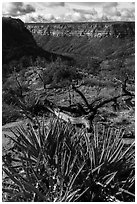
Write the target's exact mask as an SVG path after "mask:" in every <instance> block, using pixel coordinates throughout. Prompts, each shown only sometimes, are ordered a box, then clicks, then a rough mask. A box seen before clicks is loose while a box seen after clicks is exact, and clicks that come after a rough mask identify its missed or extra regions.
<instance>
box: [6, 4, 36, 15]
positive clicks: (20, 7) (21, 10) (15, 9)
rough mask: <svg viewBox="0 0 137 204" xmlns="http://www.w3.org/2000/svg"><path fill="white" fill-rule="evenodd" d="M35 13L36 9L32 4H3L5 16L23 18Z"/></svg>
mask: <svg viewBox="0 0 137 204" xmlns="http://www.w3.org/2000/svg"><path fill="white" fill-rule="evenodd" d="M32 12H35V8H34V7H33V6H32V5H30V4H25V3H22V2H8V3H4V4H3V15H4V16H13V17H15V16H22V15H25V14H27V13H32Z"/></svg>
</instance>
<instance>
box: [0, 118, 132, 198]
mask: <svg viewBox="0 0 137 204" xmlns="http://www.w3.org/2000/svg"><path fill="white" fill-rule="evenodd" d="M11 131H12V130H11ZM14 135H15V139H13V138H11V139H12V140H13V141H14V142H15V144H16V146H15V147H16V150H15V148H14V151H15V153H17V154H16V156H15V157H13V156H12V155H13V152H12V154H11V155H10V160H9V159H7V157H6V156H3V172H4V179H3V198H4V201H16V202H19V201H27V202H29V201H42V202H48V201H49V202H55V201H56V202H75V201H87V202H89V201H117V200H120V201H133V200H134V148H133V147H134V144H132V145H131V146H130V147H128V148H124V144H123V142H122V136H123V134H122V132H121V131H119V130H115V129H112V128H110V129H105V128H104V129H103V128H102V127H100V126H95V127H94V128H93V132H92V133H90V134H88V133H87V132H86V130H85V129H83V130H78V129H76V128H74V127H73V126H72V125H71V124H65V123H63V122H61V121H59V119H54V120H52V121H51V123H50V126H49V128H48V129H47V128H46V127H45V126H44V121H43V124H42V125H41V126H40V125H39V126H38V129H37V130H34V128H33V126H32V125H31V124H30V127H29V130H26V129H25V128H23V127H22V126H19V127H18V128H17V129H16V131H14Z"/></svg>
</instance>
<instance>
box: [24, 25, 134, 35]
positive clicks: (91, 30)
mask: <svg viewBox="0 0 137 204" xmlns="http://www.w3.org/2000/svg"><path fill="white" fill-rule="evenodd" d="M26 27H27V29H28V30H30V31H31V33H32V34H38V35H48V36H55V37H57V36H78V37H79V36H87V37H88V38H102V37H110V36H112V37H115V38H123V37H134V35H135V23H134V22H112V23H110V22H108V23H107V22H101V23H94V22H92V23H52V24H48V23H47V24H26Z"/></svg>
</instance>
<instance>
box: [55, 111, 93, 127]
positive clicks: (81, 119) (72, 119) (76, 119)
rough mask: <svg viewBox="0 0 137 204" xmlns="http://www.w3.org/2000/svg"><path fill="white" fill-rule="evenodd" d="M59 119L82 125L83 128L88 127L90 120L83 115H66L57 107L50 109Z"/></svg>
mask: <svg viewBox="0 0 137 204" xmlns="http://www.w3.org/2000/svg"><path fill="white" fill-rule="evenodd" d="M52 113H54V114H55V115H56V116H57V117H58V118H59V119H61V120H64V121H65V122H69V123H71V124H73V125H84V126H85V128H87V129H90V127H91V123H90V120H88V119H86V117H85V116H83V117H82V116H81V117H73V116H70V115H68V114H67V113H63V112H61V111H59V110H57V109H54V110H52Z"/></svg>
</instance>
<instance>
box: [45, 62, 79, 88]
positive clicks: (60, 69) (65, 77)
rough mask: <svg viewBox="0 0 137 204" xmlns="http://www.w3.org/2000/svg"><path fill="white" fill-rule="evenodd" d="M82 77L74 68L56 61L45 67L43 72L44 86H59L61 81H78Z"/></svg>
mask: <svg viewBox="0 0 137 204" xmlns="http://www.w3.org/2000/svg"><path fill="white" fill-rule="evenodd" d="M80 78H82V76H81V75H80V74H79V73H78V71H77V70H76V68H75V67H72V66H69V65H67V64H65V63H63V62H60V61H58V60H57V61H56V62H53V63H50V64H48V65H47V67H46V69H45V70H44V71H43V80H44V83H45V84H54V85H55V84H61V83H62V82H63V81H69V83H71V81H72V80H76V79H80Z"/></svg>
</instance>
